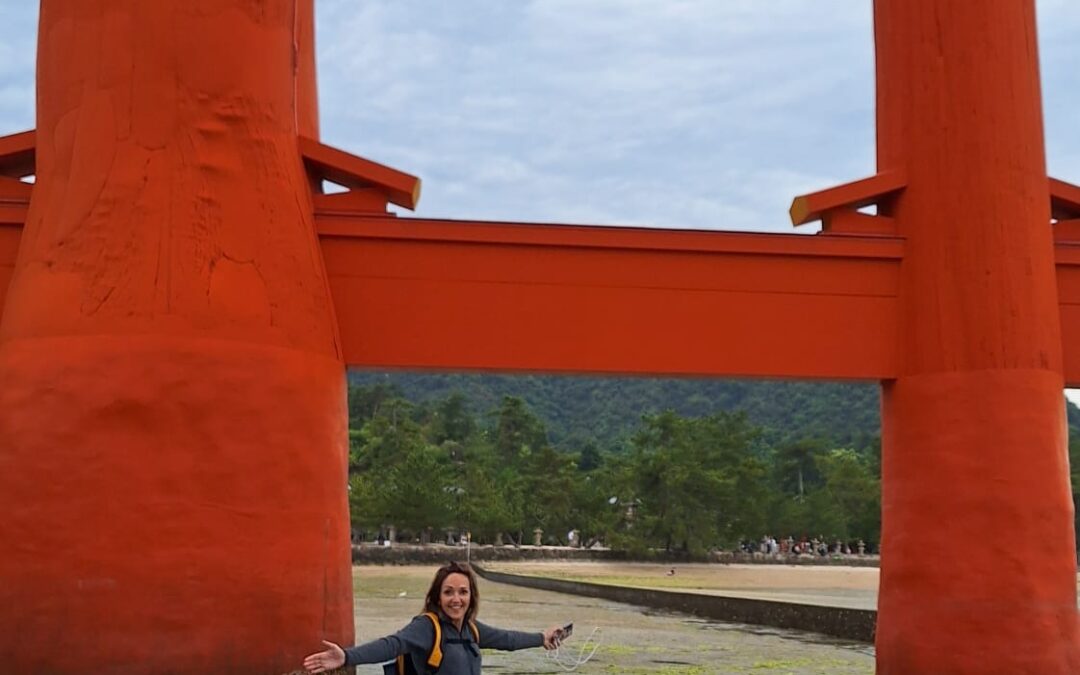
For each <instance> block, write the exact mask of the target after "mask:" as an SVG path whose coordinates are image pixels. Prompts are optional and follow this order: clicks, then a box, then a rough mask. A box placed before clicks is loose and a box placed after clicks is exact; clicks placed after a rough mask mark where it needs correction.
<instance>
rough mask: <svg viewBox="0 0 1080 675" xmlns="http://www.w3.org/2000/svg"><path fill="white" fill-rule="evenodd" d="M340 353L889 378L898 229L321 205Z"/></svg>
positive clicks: (556, 367) (597, 368)
mask: <svg viewBox="0 0 1080 675" xmlns="http://www.w3.org/2000/svg"><path fill="white" fill-rule="evenodd" d="M316 224H317V227H318V231H319V237H320V240H321V243H322V249H323V255H324V259H325V262H326V269H327V273H328V275H329V281H330V288H331V293H332V295H333V297H334V302H335V309H336V312H337V317H338V323H339V327H340V331H341V338H342V343H343V350H344V353H345V359H346V361H347V363H349V364H350V365H355V366H364V367H373V368H376V367H377V368H423V369H449V370H469V369H483V368H489V369H497V370H501V371H517V372H529V371H544V372H592V373H623V374H641V375H645V374H651V375H659V374H677V375H727V376H756V377H799V378H802V377H808V378H812V377H816V378H832V379H837V378H840V379H845V378H855V379H866V380H876V379H882V378H889V377H892V376H894V375H895V374H896V372H897V364H896V362H895V357H894V352H895V345H896V340H897V335H898V328H897V323H896V322H897V312H896V290H897V272H898V267H899V262H900V257H901V251H902V241H901V240H899V239H896V238H885V237H877V238H857V237H813V236H801V235H779V234H773V235H770V234H744V233H705V232H678V231H656V230H641V229H626V228H603V227H571V226H552V225H525V224H510V223H477V222H461V221H435V220H418V219H405V218H400V219H392V218H384V219H378V218H370V217H366V218H348V217H342V216H340V215H337V216H330V215H321V216H319V215H317V218H316Z"/></svg>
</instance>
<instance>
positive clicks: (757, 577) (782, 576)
mask: <svg viewBox="0 0 1080 675" xmlns="http://www.w3.org/2000/svg"><path fill="white" fill-rule="evenodd" d="M488 567H489V568H490V569H493V570H498V571H500V572H507V573H509V574H526V575H532V576H541V577H550V578H554V579H568V580H572V581H588V582H592V583H599V584H612V585H615V586H630V587H636V588H656V589H661V590H672V591H683V592H693V593H709V594H714V595H726V596H733V597H740V598H755V599H762V600H778V601H782V602H801V603H807V604H813V605H828V606H830V607H849V608H853V609H875V608H876V607H877V590H878V570H877V568H874V567H834V566H820V567H817V566H809V565H707V564H685V565H674V566H672V565H670V564H668V565H654V564H644V563H608V562H574V563H566V562H519V563H518V562H516V563H499V564H492V565H488ZM671 570H674V574H671Z"/></svg>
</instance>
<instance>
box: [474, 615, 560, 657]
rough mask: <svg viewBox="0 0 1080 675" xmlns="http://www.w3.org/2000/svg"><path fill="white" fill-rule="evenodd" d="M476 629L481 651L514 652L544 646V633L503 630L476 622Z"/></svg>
mask: <svg viewBox="0 0 1080 675" xmlns="http://www.w3.org/2000/svg"><path fill="white" fill-rule="evenodd" d="M476 629H477V631H478V632H479V633H480V647H481V649H501V650H502V651H507V652H512V651H516V650H518V649H528V648H530V647H543V646H544V634H543V633H523V632H521V631H516V630H503V629H502V628H495V627H494V626H489V625H487V624H486V623H480V622H479V621H477V622H476Z"/></svg>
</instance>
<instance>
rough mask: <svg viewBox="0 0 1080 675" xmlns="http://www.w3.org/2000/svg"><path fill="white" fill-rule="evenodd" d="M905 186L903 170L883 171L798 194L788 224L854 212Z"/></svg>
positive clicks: (905, 177)
mask: <svg viewBox="0 0 1080 675" xmlns="http://www.w3.org/2000/svg"><path fill="white" fill-rule="evenodd" d="M906 185H907V176H906V175H905V174H904V172H902V171H885V172H882V173H879V174H877V175H874V176H870V177H869V178H863V179H861V180H857V181H853V182H851V183H845V184H843V185H837V186H836V187H831V188H829V189H827V190H821V191H819V192H812V193H810V194H806V195H800V196H798V197H796V198H795V199H794V200H793V201H792V202H791V209H790V215H791V224H792V225H796V226H797V225H805V224H807V223H812V222H814V221H817V220H822V219H823V218H826V217H827V216H828V215H829V214H830V213H831V212H833V211H837V210H850V211H855V210H858V209H861V208H863V207H865V206H871V205H874V204H879V203H880V202H881V201H882V200H883V199H886V198H888V197H889V196H891V195H893V194H895V193H897V192H899V191H900V190H903V189H904V187H905V186H906Z"/></svg>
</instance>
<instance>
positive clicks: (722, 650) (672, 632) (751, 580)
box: [353, 563, 877, 675]
mask: <svg viewBox="0 0 1080 675" xmlns="http://www.w3.org/2000/svg"><path fill="white" fill-rule="evenodd" d="M493 567H494V566H493ZM726 567H727V566H717V565H700V566H698V565H679V566H676V574H675V575H674V577H670V576H666V572H667V571H669V570H670V569H671V568H670V566H667V567H664V566H658V565H637V564H611V563H514V564H499V565H498V568H499V569H500V570H503V571H506V572H513V573H520V574H544V575H548V576H561V577H562V578H575V579H583V580H592V581H598V580H599V578H605V579H607V580H609V581H615V582H616V583H624V582H626V581H627V580H636V581H642V582H645V581H651V580H655V579H660V580H662V582H661V583H663V584H664V585H663V586H660V584H659V583H658V584H655V585H656V586H658V587H666V588H689V587H697V588H701V589H703V590H723V589H725V588H727V589H733V588H739V589H741V590H743V591H746V592H753V591H754V590H755V589H761V588H767V587H768V588H771V587H772V586H771V585H772V584H777V583H786V588H787V589H788V590H793V591H799V590H801V589H806V588H812V589H818V590H821V589H836V588H840V589H848V590H850V591H852V592H855V591H858V592H864V591H866V590H867V589H868V588H869V586H870V585H871V584H872V586H873V587H874V588H876V572H877V571H876V570H867V569H863V568H857V569H856V568H795V569H794V571H789V572H788V573H787V574H785V573H784V572H785V570H783V569H781V570H780V571H779V573H778V572H774V571H772V570H771V569H767V568H766V567H765V566H740V567H739V569H734V566H733V568H732V569H727V570H726V571H727V572H731V573H732V576H731V577H730V578H727V579H725V580H724V581H723V582H722V584H723V586H719V585H718V584H720V583H721V582H718V581H716V580H714V579H713V576H714V575H713V574H711V572H716V571H721V570H724V569H725V568H726ZM744 567H745V568H747V569H743V568H744ZM434 569H435V568H434V567H430V566H414V567H370V566H363V567H355V568H354V570H353V575H354V580H355V589H356V590H355V596H356V629H357V639H358V640H359V641H365V640H370V639H374V638H377V637H380V636H382V635H385V634H387V633H390V632H392V631H394V630H396V629H397V628H399V627H401V626H403V625H404V624H405V623H407V622H408V621H409V620H410V619H411V618H412V617H413V616H414V615H416V614H418V613H419V612H420V611H421V605H422V602H423V595H424V592H425V591H426V589H427V584H428V583H429V582H430V579H431V577H432V575H433V573H434ZM526 570H529V571H526ZM852 570H854V571H852ZM848 572H851V573H850V574H848ZM871 574H872V575H873V576H874V578H873V581H872V582H871V581H870V580H869V579H868V577H869V576H870V575H871ZM782 579H786V581H783V582H782V581H781V580H782ZM680 584H682V585H680ZM631 585H639V584H631ZM640 585H652V584H645V583H642V584H640ZM480 598H481V600H480V608H481V609H480V615H479V618H480V620H481V621H484V622H487V623H491V624H494V625H498V626H500V627H504V628H514V629H518V630H540V629H542V628H544V627H547V626H550V625H555V624H563V623H566V622H568V621H573V622H574V625H575V634H574V637H573V638H572V639H571V640H570V641H569V642H568V643H567V644H566V645H565V646H564V648H563V650H562V654H561V655H560V656H561V658H562V659H563V661H564V663H568V664H569V663H573V662H574V661H575V660H576V659H578V658H580V657H581V656H583V654H582V653H581V648H582V646H586V647H587V648H588V649H587V651H586V652H585V653H588V651H591V648H592V645H594V644H597V643H598V644H599V646H598V648H597V649H596V652H595V654H594V655H593V656H592V658H591V659H590V660H589V661H588V662H586V663H585V664H584V665H581V666H580V667H579V668H578V669H577V672H580V673H585V674H588V673H595V674H604V675H637V674H644V673H662V674H664V675H675V674H677V673H686V674H689V675H704V674H706V673H785V674H789V673H790V674H792V675H808V674H810V673H823V674H824V673H836V674H840V675H845V674H848V673H872V672H873V671H874V658H873V648H872V647H870V646H869V645H865V644H852V643H844V642H840V641H836V640H830V639H828V638H824V637H820V636H816V635H812V634H806V633H798V632H794V631H783V630H776V629H767V628H761V627H755V626H744V625H737V624H723V623H717V622H711V621H706V620H702V619H698V618H695V617H689V616H682V615H675V614H665V613H657V612H653V611H651V610H650V611H646V610H642V609H640V608H637V607H634V606H630V605H622V604H619V603H614V602H608V601H604V600H596V599H593V598H582V597H575V596H570V595H563V594H559V593H550V592H546V591H536V590H532V589H525V588H519V587H514V586H508V585H503V584H496V583H491V582H487V581H483V580H481V582H480ZM357 672H358V673H360V674H363V675H376V674H378V673H381V672H382V670H381V668H380V667H378V666H361V667H360V668H358V669H357ZM484 672H486V673H561V672H565V670H564V668H563V667H561V666H560V664H559V663H556V662H555V661H553V660H551V659H550V658H549V657H548V656H547V655H546V654H545V652H543V651H542V650H529V651H524V652H515V653H500V652H489V653H485V655H484Z"/></svg>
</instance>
